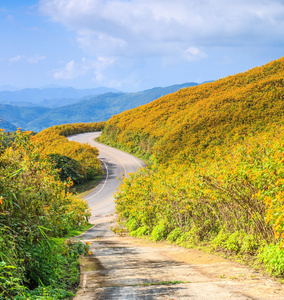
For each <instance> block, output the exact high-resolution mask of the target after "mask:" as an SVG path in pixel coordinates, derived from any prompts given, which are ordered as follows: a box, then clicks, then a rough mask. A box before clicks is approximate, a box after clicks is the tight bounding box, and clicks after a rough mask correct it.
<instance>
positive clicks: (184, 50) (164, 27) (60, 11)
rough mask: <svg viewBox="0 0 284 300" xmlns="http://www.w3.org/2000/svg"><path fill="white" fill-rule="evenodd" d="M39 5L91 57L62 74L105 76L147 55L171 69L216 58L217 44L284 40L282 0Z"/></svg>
mask: <svg viewBox="0 0 284 300" xmlns="http://www.w3.org/2000/svg"><path fill="white" fill-rule="evenodd" d="M39 10H40V12H41V13H42V14H44V15H46V16H48V17H49V18H50V20H52V21H53V22H58V23H61V24H63V25H64V26H65V27H66V28H67V29H68V30H72V31H73V32H74V33H75V35H76V40H77V42H78V45H79V47H80V48H81V49H82V50H83V52H84V55H86V56H88V57H91V58H92V59H89V60H87V61H88V62H83V61H78V60H76V61H69V63H67V64H66V65H65V67H64V68H63V69H62V70H58V71H56V72H55V74H54V77H55V78H57V79H59V78H61V79H63V78H65V79H68V78H69V79H70V78H77V77H80V76H81V77H82V76H84V75H86V74H92V76H93V78H94V80H97V81H100V82H103V80H104V78H105V77H106V74H107V75H108V77H111V75H112V74H111V72H110V71H111V70H113V66H114V65H115V66H116V67H117V70H119V71H121V74H124V75H125V74H126V70H132V69H133V70H134V69H135V67H136V66H137V65H139V64H140V66H139V68H140V69H143V68H144V66H142V65H143V63H144V65H145V69H146V65H147V63H145V62H146V60H147V61H148V62H151V63H152V62H153V60H156V61H157V64H156V68H163V67H165V68H166V67H168V66H170V67H171V68H172V67H173V66H174V65H180V66H185V64H186V63H194V62H197V61H202V60H205V59H207V58H208V59H209V56H210V53H213V52H214V51H213V50H212V49H220V48H223V49H232V48H230V47H243V49H245V48H253V47H256V48H257V47H258V48H260V47H264V46H275V45H277V46H279V45H281V46H283V45H284V1H283V0H238V1H236V0H175V1H173V0H80V1H78V0H40V1H39ZM100 57H103V58H104V60H105V61H100V59H99V58H100ZM125 61H127V62H128V63H129V64H132V66H129V65H127V67H126V66H125V67H124V66H123V65H122V64H123V63H125ZM138 61H139V63H138ZM158 61H159V62H161V63H160V65H159V64H158ZM148 64H149V66H148V67H149V68H150V63H148ZM136 71H137V72H138V70H137V68H136ZM128 73H129V72H128ZM141 76H142V75H141ZM218 76H219V75H218ZM124 77H126V75H125V76H124ZM129 78H132V77H131V75H130V74H129ZM120 79H121V80H125V78H122V76H121V78H120ZM113 80H114V79H113ZM131 80H132V79H131Z"/></svg>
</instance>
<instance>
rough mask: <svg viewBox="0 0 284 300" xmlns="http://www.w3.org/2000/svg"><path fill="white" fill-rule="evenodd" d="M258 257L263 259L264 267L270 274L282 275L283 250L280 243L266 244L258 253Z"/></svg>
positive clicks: (283, 272) (283, 269) (283, 270)
mask: <svg viewBox="0 0 284 300" xmlns="http://www.w3.org/2000/svg"><path fill="white" fill-rule="evenodd" d="M259 259H260V260H261V261H263V263H264V265H265V266H266V269H267V270H268V271H269V272H270V273H271V274H275V275H278V276H283V275H284V250H283V248H282V246H281V245H279V244H276V245H273V244H270V245H267V246H266V247H265V248H264V250H263V251H262V253H261V254H259Z"/></svg>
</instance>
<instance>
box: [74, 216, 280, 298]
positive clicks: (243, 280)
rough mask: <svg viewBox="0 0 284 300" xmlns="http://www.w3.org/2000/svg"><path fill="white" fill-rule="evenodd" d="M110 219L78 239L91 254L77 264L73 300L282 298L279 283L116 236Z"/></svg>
mask: <svg viewBox="0 0 284 300" xmlns="http://www.w3.org/2000/svg"><path fill="white" fill-rule="evenodd" d="M111 220H112V217H105V218H101V219H98V220H96V221H95V226H94V227H93V228H92V229H90V230H89V231H88V232H87V233H85V234H84V235H83V236H82V239H83V240H84V241H88V242H90V243H91V252H92V255H91V256H89V257H85V258H83V259H82V261H81V283H80V289H79V291H78V292H77V294H76V297H75V300H79V299H82V300H89V299H102V300H105V299H116V300H118V299H119V300H120V299H121V300H122V299H163V300H173V299H175V300H176V299H202V300H203V299H204V300H206V299H210V300H211V299H212V300H213V299H214V300H215V299H216V300H218V299H220V300H221V299H224V300H225V299H273V300H276V299H284V288H283V285H281V284H280V283H277V282H275V281H273V280H271V279H270V278H266V277H264V276H262V275H261V274H260V273H258V272H256V271H253V270H250V269H249V268H247V267H245V266H243V265H240V264H237V263H233V262H231V261H229V260H225V259H223V258H220V257H217V256H214V255H211V254H207V253H203V252H201V251H198V250H191V249H183V248H180V247H176V246H171V245H167V244H165V243H151V242H149V241H146V240H142V239H135V238H130V237H118V236H116V235H114V234H113V233H112V232H111V231H110V227H111V226H112V224H111V223H110V222H111Z"/></svg>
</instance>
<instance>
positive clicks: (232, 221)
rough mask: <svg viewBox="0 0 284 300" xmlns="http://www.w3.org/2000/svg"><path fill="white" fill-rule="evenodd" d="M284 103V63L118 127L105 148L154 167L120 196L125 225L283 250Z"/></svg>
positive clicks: (116, 121)
mask: <svg viewBox="0 0 284 300" xmlns="http://www.w3.org/2000/svg"><path fill="white" fill-rule="evenodd" d="M283 95H284V58H281V59H279V60H277V61H274V62H271V63H269V64H267V65H265V66H263V67H258V68H254V69H252V70H249V71H247V72H245V73H242V74H237V75H235V76H229V77H227V78H224V79H221V80H218V81H216V82H213V83H207V84H203V85H199V86H196V87H192V88H189V89H183V90H180V91H179V92H177V93H175V94H172V95H167V96H165V97H162V98H160V99H158V100H156V101H153V102H152V103H150V104H147V105H144V106H141V107H139V108H137V109H134V110H130V111H126V112H124V113H122V114H120V115H116V116H114V117H112V118H111V119H110V120H109V121H108V122H107V124H106V126H105V128H104V130H103V135H102V138H101V140H102V141H104V142H107V143H109V144H111V145H115V146H116V147H123V148H126V149H128V151H132V152H133V153H138V154H142V155H143V154H144V155H145V156H147V157H148V158H149V159H151V161H150V162H151V164H150V167H149V168H147V169H143V170H141V171H139V172H138V173H137V174H135V175H131V176H130V177H129V178H124V181H123V183H122V184H121V186H120V190H119V192H118V193H117V195H116V210H117V213H118V221H119V224H121V225H125V226H126V228H127V229H128V230H129V231H130V233H131V232H132V228H131V227H130V226H128V225H129V223H128V221H129V220H132V224H133V222H134V221H133V220H135V221H136V223H135V224H136V226H133V225H132V227H135V232H138V231H139V228H145V227H147V228H148V234H149V235H150V236H152V237H153V236H154V237H155V239H160V238H164V239H166V238H168V239H169V240H171V241H174V240H175V241H176V243H179V244H182V245H186V244H187V245H188V244H198V243H202V242H204V243H208V242H211V243H212V245H215V246H216V247H220V248H222V249H225V250H226V251H231V252H234V253H240V254H250V255H256V254H257V253H258V251H262V249H263V245H264V244H266V245H268V244H270V243H279V245H280V247H283V246H284V242H283V240H284V213H283V195H284V190H283V189H284V168H283V162H284V150H283V149H284V143H283V140H284V139H283V135H284V123H283V121H284V119H283V113H284V105H283V103H284V101H283V99H284V98H283ZM161 224H164V225H166V226H162V227H161ZM272 251H273V250H272ZM280 259H282V258H280ZM274 269H275V268H274ZM275 270H276V269H275ZM278 273H279V272H278ZM279 274H280V273H279Z"/></svg>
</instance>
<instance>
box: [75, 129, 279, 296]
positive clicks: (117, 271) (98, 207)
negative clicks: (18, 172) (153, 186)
mask: <svg viewBox="0 0 284 300" xmlns="http://www.w3.org/2000/svg"><path fill="white" fill-rule="evenodd" d="M96 136H97V134H94V133H88V134H83V135H77V136H74V137H72V140H76V141H79V142H87V143H89V144H91V145H93V146H96V147H97V148H98V149H99V151H100V156H99V157H100V159H101V161H102V163H103V164H104V165H105V168H106V176H105V178H104V179H103V181H102V182H101V184H100V185H99V186H97V188H96V189H95V190H94V191H92V192H91V193H90V194H89V195H88V196H86V200H87V201H88V203H89V205H90V207H91V208H92V210H93V216H92V223H94V226H93V227H92V228H91V229H89V230H88V231H87V232H86V233H84V234H83V235H82V236H81V237H80V238H81V239H82V241H85V242H89V243H90V244H91V246H90V251H91V252H92V255H90V256H88V257H84V258H82V259H81V276H80V288H79V290H78V292H77V294H76V297H75V298H74V300H93V299H94V300H96V299H99V300H112V299H113V300H128V299H129V300H136V299H139V300H140V299H141V300H152V299H157V300H179V299H185V300H187V299H190V300H191V299H192V300H227V299H236V300H256V299H257V300H284V288H283V285H282V284H280V283H278V282H276V281H273V280H272V279H271V278H269V277H265V276H263V275H262V274H260V273H259V272H256V271H254V270H251V269H249V268H248V267H246V266H243V265H241V264H237V263H234V262H231V261H229V260H225V259H223V258H220V257H217V256H214V255H211V254H207V253H203V252H201V251H198V250H193V249H184V248H180V247H176V246H172V245H168V244H166V243H152V242H150V241H147V240H143V239H136V238H131V237H127V236H126V237H119V236H116V235H114V234H113V232H112V231H111V230H110V228H111V226H113V224H112V222H113V218H114V217H113V216H108V215H109V214H111V213H113V212H114V204H113V193H114V191H115V190H116V188H117V187H118V185H119V180H118V179H117V177H118V176H120V173H123V174H127V173H128V172H135V171H136V170H137V168H139V167H141V166H143V165H144V164H143V162H141V161H140V160H138V159H137V158H134V157H131V156H129V155H128V154H125V153H123V152H121V151H118V150H115V149H113V148H110V147H107V146H104V145H100V144H97V143H95V142H94V138H95V137H96Z"/></svg>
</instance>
